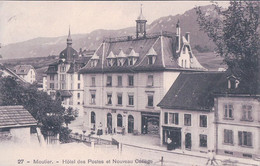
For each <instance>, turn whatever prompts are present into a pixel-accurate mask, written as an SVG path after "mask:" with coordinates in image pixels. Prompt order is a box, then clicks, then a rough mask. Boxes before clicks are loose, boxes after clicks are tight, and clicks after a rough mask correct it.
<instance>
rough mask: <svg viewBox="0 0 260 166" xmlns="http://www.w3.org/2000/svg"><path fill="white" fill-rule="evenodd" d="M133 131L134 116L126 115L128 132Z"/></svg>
mask: <svg viewBox="0 0 260 166" xmlns="http://www.w3.org/2000/svg"><path fill="white" fill-rule="evenodd" d="M133 132H134V117H133V116H132V115H129V116H128V133H133Z"/></svg>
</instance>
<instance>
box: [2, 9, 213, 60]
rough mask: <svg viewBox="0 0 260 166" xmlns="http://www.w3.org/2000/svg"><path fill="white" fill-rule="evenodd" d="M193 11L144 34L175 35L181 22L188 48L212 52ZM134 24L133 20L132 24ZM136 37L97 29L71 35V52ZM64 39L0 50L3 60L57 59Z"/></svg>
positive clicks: (160, 22)
mask: <svg viewBox="0 0 260 166" xmlns="http://www.w3.org/2000/svg"><path fill="white" fill-rule="evenodd" d="M210 8H211V5H208V6H203V7H202V9H203V10H209V11H210ZM196 19H197V15H196V11H195V9H191V10H187V11H186V12H184V14H177V15H174V16H173V15H169V16H163V17H161V18H158V19H156V20H154V21H153V22H151V23H150V24H147V33H156V32H161V31H169V32H175V31H176V23H177V21H178V20H180V27H181V31H182V35H184V34H185V32H190V36H191V46H192V47H193V49H194V48H195V46H196V45H199V46H201V47H207V48H209V50H213V48H214V44H213V42H211V41H210V40H209V38H208V37H207V35H206V34H205V33H203V32H201V31H200V30H199V26H198V24H197V21H196ZM134 21H135V20H133V22H134ZM130 35H135V27H134V26H133V27H127V28H123V29H118V30H106V29H102V28H100V29H96V30H94V31H92V32H90V33H80V34H72V35H71V37H72V40H73V48H74V49H76V50H77V51H78V50H79V49H80V48H83V49H89V50H94V49H96V48H97V47H98V46H99V45H100V44H101V42H102V41H103V39H104V38H106V37H119V36H130ZM66 38H67V36H66V35H64V36H58V37H37V38H34V39H30V40H27V41H24V42H18V43H11V44H8V45H6V46H3V47H2V48H1V54H2V56H3V59H16V58H29V57H46V56H49V55H59V53H60V52H61V51H62V50H63V49H65V47H66Z"/></svg>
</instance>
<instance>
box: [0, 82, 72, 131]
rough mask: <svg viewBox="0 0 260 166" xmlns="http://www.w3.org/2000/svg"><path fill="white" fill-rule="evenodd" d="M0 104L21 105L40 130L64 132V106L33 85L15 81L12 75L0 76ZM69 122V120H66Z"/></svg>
mask: <svg viewBox="0 0 260 166" xmlns="http://www.w3.org/2000/svg"><path fill="white" fill-rule="evenodd" d="M0 91H1V93H0V105H23V106H24V108H25V109H27V110H28V111H29V112H30V113H31V114H32V116H33V117H34V118H35V119H36V120H37V121H38V123H39V124H40V127H41V131H42V133H43V134H44V135H46V133H47V131H52V132H53V133H60V132H62V131H63V132H64V129H63V126H62V125H63V122H64V115H65V108H64V107H63V106H62V105H61V102H60V101H56V100H52V98H51V97H50V96H49V95H48V94H47V93H46V92H43V91H39V90H38V89H37V87H36V86H35V85H31V84H25V83H22V82H17V81H16V80H15V79H14V78H12V77H2V78H1V77H0ZM68 122H69V121H68Z"/></svg>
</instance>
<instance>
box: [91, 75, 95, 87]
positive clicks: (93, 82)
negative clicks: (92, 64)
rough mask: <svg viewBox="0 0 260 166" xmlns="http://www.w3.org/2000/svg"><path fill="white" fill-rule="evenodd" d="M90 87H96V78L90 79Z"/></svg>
mask: <svg viewBox="0 0 260 166" xmlns="http://www.w3.org/2000/svg"><path fill="white" fill-rule="evenodd" d="M91 86H96V78H95V77H91Z"/></svg>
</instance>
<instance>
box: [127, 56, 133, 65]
mask: <svg viewBox="0 0 260 166" xmlns="http://www.w3.org/2000/svg"><path fill="white" fill-rule="evenodd" d="M133 61H134V60H133V57H130V58H128V65H130V66H131V65H133V64H134V62H133Z"/></svg>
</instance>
